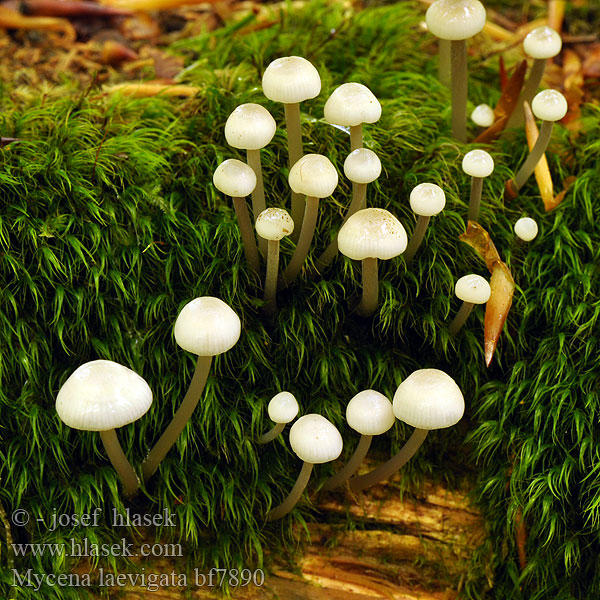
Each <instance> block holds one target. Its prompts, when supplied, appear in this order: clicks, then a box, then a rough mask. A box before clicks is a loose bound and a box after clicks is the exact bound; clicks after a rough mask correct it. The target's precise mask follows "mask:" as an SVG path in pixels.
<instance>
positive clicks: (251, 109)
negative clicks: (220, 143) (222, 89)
mask: <svg viewBox="0 0 600 600" xmlns="http://www.w3.org/2000/svg"><path fill="white" fill-rule="evenodd" d="M276 128H277V125H276V124H275V119H274V118H273V117H272V116H271V113H270V112H269V111H268V110H267V109H266V108H265V107H264V106H261V105H260V104H240V106H238V107H237V108H236V109H235V110H234V111H233V112H232V113H231V114H230V115H229V118H228V119H227V122H226V123H225V138H226V139H227V143H228V144H229V145H230V146H233V147H234V148H241V149H242V150H259V149H260V148H264V147H265V146H266V145H267V144H268V143H269V142H270V141H271V140H272V139H273V136H274V135H275V129H276Z"/></svg>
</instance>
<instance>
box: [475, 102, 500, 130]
mask: <svg viewBox="0 0 600 600" xmlns="http://www.w3.org/2000/svg"><path fill="white" fill-rule="evenodd" d="M494 119H495V116H494V109H493V108H492V107H491V106H490V105H489V104H478V105H477V106H476V107H475V108H474V109H473V112H472V113H471V120H472V121H473V123H475V125H477V126H478V127H491V126H492V125H493V124H494Z"/></svg>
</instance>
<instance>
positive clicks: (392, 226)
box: [337, 208, 408, 260]
mask: <svg viewBox="0 0 600 600" xmlns="http://www.w3.org/2000/svg"><path fill="white" fill-rule="evenodd" d="M337 242H338V249H339V251H340V252H341V253H342V254H343V255H344V256H347V257H348V258H351V259H353V260H363V259H365V258H380V259H382V260H387V259H390V258H393V257H394V256H398V255H399V254H402V253H403V252H404V251H405V250H406V246H407V245H408V237H407V235H406V231H405V229H404V227H403V226H402V223H400V221H398V219H397V218H396V217H395V216H394V215H393V214H392V213H391V212H389V211H387V210H385V209H383V208H363V209H362V210H359V211H357V212H355V213H354V214H353V215H352V216H351V217H350V218H349V219H348V220H347V221H346V222H345V223H344V224H343V225H342V228H341V229H340V232H339V233H338V238H337Z"/></svg>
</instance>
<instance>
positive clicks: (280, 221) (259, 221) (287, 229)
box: [256, 208, 294, 240]
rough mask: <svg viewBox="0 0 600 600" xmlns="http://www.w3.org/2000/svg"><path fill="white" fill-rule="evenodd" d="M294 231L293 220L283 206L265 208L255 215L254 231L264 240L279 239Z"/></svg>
mask: <svg viewBox="0 0 600 600" xmlns="http://www.w3.org/2000/svg"><path fill="white" fill-rule="evenodd" d="M292 231H294V221H293V220H292V217H291V216H290V213H288V211H287V210H284V209H283V208H267V209H265V210H263V211H262V212H261V213H260V214H259V215H258V217H256V233H258V235H259V236H260V237H261V238H263V239H265V240H280V239H281V238H283V237H285V236H286V235H290V233H292Z"/></svg>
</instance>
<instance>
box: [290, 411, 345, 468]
mask: <svg viewBox="0 0 600 600" xmlns="http://www.w3.org/2000/svg"><path fill="white" fill-rule="evenodd" d="M290 445H291V446H292V450H293V451H294V452H295V453H296V454H297V455H298V457H299V458H300V459H301V460H303V461H304V462H307V463H311V464H313V465H317V464H321V463H326V462H329V461H332V460H335V459H336V458H337V457H338V456H339V455H340V454H341V453H342V448H343V447H344V442H343V441H342V436H341V435H340V432H339V431H338V430H337V428H336V427H335V425H334V424H333V423H332V422H331V421H328V420H327V419H326V418H325V417H323V416H321V415H316V414H310V415H304V416H303V417H300V418H299V419H298V420H297V421H296V422H295V423H294V424H293V425H292V427H291V429H290Z"/></svg>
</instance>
